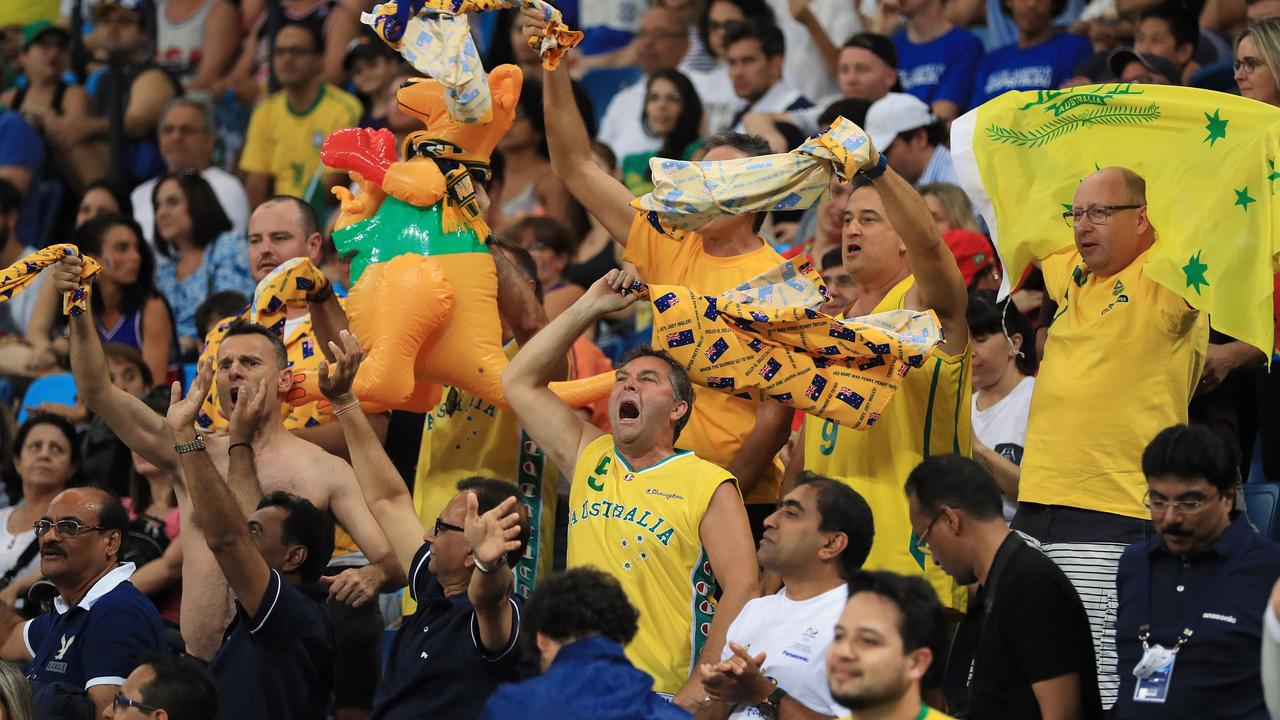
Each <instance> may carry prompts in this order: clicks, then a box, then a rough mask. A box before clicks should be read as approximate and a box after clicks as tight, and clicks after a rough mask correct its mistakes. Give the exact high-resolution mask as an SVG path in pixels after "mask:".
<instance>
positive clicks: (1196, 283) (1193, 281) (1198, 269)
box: [1182, 251, 1209, 295]
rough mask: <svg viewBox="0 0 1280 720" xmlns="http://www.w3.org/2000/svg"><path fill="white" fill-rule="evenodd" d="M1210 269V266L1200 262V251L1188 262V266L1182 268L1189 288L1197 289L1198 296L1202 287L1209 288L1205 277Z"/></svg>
mask: <svg viewBox="0 0 1280 720" xmlns="http://www.w3.org/2000/svg"><path fill="white" fill-rule="evenodd" d="M1208 269H1209V266H1208V265H1205V264H1204V263H1202V262H1200V252H1199V251H1197V252H1196V254H1195V255H1192V256H1191V259H1190V260H1187V264H1186V265H1183V266H1182V273H1183V274H1184V275H1186V276H1187V287H1189V288H1193V289H1195V291H1196V294H1197V295H1199V294H1200V286H1201V285H1204V286H1205V287H1208V286H1209V281H1208V280H1207V279H1206V278H1205V276H1204V273H1205V271H1206V270H1208Z"/></svg>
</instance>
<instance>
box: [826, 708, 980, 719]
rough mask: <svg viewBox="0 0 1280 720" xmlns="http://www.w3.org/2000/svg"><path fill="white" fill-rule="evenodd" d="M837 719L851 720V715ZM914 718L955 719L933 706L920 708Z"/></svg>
mask: <svg viewBox="0 0 1280 720" xmlns="http://www.w3.org/2000/svg"><path fill="white" fill-rule="evenodd" d="M839 720H853V716H852V715H845V716H844V717H842V718H840V719H839ZM916 720H956V719H955V718H953V717H951V716H950V715H948V714H946V713H944V712H942V711H941V710H934V709H933V708H931V707H928V706H926V707H924V708H921V709H920V714H919V715H917V716H916Z"/></svg>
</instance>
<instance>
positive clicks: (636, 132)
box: [525, 7, 689, 237]
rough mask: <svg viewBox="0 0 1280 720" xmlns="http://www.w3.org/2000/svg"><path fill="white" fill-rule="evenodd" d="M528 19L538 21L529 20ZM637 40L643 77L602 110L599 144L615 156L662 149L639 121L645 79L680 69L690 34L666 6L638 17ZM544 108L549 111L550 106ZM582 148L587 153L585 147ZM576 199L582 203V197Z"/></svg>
mask: <svg viewBox="0 0 1280 720" xmlns="http://www.w3.org/2000/svg"><path fill="white" fill-rule="evenodd" d="M527 20H529V21H530V22H538V21H535V20H533V19H532V18H527ZM530 22H526V27H525V32H526V33H528V32H530V30H529V24H530ZM636 39H637V54H636V60H637V64H638V65H639V66H640V69H641V70H643V71H644V74H645V77H644V78H642V79H641V80H640V81H638V82H635V83H633V84H631V85H629V86H627V87H626V88H624V89H623V90H620V91H618V93H617V94H615V95H614V96H613V100H612V101H610V103H609V107H608V108H606V109H605V111H604V116H603V119H602V120H601V121H600V135H599V137H600V141H601V142H603V143H605V144H606V145H608V146H609V147H610V148H611V149H612V150H613V152H614V153H616V154H617V155H618V157H626V156H628V155H634V154H636V153H644V152H656V151H657V150H658V148H660V147H661V146H662V139H661V138H659V137H656V136H654V135H651V134H649V133H648V132H646V131H645V128H644V125H643V123H642V122H641V121H642V118H643V117H644V106H645V99H646V96H647V95H648V77H649V76H650V75H652V74H654V73H656V72H658V71H659V70H672V69H674V68H676V67H677V66H679V65H680V60H681V58H683V57H684V53H685V50H687V49H688V47H689V35H688V33H687V31H686V30H685V26H684V18H683V16H682V15H681V14H680V13H679V12H677V11H675V10H672V9H670V8H665V7H653V8H650V9H649V12H647V13H645V14H644V17H642V18H640V26H639V29H638V30H637V31H636ZM565 99H566V100H571V99H572V98H568V97H566V98H565ZM547 107H548V108H551V106H550V105H548V106H547ZM565 107H568V105H567V104H561V105H560V106H558V107H555V108H554V109H551V110H550V111H549V112H548V113H547V115H548V116H549V117H548V120H549V121H550V123H551V124H555V123H556V120H555V119H553V118H552V117H551V114H552V113H556V114H559V113H562V112H563V109H564V108H565ZM553 133H554V130H552V129H551V128H550V127H548V129H547V135H548V138H550V136H551V135H552V134H553ZM582 149H583V150H584V151H585V150H586V147H585V145H584V147H583V148H582ZM562 179H563V178H562ZM575 197H576V195H575ZM578 200H579V202H581V201H582V199H581V198H579V199H578ZM615 237H616V236H615Z"/></svg>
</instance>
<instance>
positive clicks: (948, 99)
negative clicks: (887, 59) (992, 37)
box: [893, 0, 982, 123]
mask: <svg viewBox="0 0 1280 720" xmlns="http://www.w3.org/2000/svg"><path fill="white" fill-rule="evenodd" d="M898 7H899V8H900V9H901V10H902V14H903V16H905V17H906V18H907V26H906V28H904V29H902V30H899V31H898V32H896V33H894V34H893V45H894V47H896V48H897V49H898V78H899V80H901V82H902V90H903V91H904V92H908V93H911V94H912V95H915V96H916V97H918V98H920V99H921V100H923V101H924V102H925V103H927V104H928V105H929V107H930V109H931V110H933V114H934V116H936V117H937V118H938V119H939V120H941V121H943V122H948V123H949V122H951V121H952V120H955V119H956V118H957V117H959V116H960V113H962V112H964V111H965V110H966V109H967V108H968V107H969V98H970V96H972V95H973V77H974V75H975V74H977V72H978V61H979V60H981V59H982V41H981V40H979V39H978V38H977V37H976V36H974V34H973V33H971V32H969V31H968V30H964V29H962V28H958V27H956V26H954V25H952V24H951V21H950V20H948V19H947V15H946V13H945V12H944V11H943V9H942V0H902V1H901V2H900V3H898Z"/></svg>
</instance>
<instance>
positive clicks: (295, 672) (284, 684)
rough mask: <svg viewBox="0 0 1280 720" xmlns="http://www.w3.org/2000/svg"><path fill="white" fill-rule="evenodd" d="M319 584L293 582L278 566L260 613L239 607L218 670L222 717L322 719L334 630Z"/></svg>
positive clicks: (226, 719) (228, 719)
mask: <svg viewBox="0 0 1280 720" xmlns="http://www.w3.org/2000/svg"><path fill="white" fill-rule="evenodd" d="M325 596H326V593H325V592H324V590H323V589H322V588H321V587H320V586H319V585H300V586H296V587H295V586H293V585H290V584H289V583H287V582H285V581H284V580H283V578H281V577H280V573H278V572H276V571H275V570H272V571H271V580H270V581H269V582H268V583H267V591H266V592H265V593H264V594H263V596H262V602H261V603H260V604H259V605H258V613H257V615H256V616H254V617H249V616H248V615H247V614H245V611H244V608H243V607H241V606H240V605H239V604H238V603H237V605H236V618H235V620H233V621H232V623H231V627H229V628H228V629H227V635H226V638H225V639H224V640H223V641H222V647H221V648H218V654H217V655H215V656H214V657H213V663H212V665H211V666H210V668H209V669H210V670H211V671H212V672H213V677H214V679H215V680H216V681H217V685H218V717H220V718H222V719H223V720H249V719H250V718H282V719H283V718H296V719H298V720H304V719H308V718H316V719H317V720H321V719H322V718H324V717H325V716H326V715H327V714H328V711H329V698H330V695H331V694H332V692H333V658H334V645H333V630H332V629H331V628H330V626H329V615H328V613H326V612H325V611H324V599H325Z"/></svg>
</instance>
